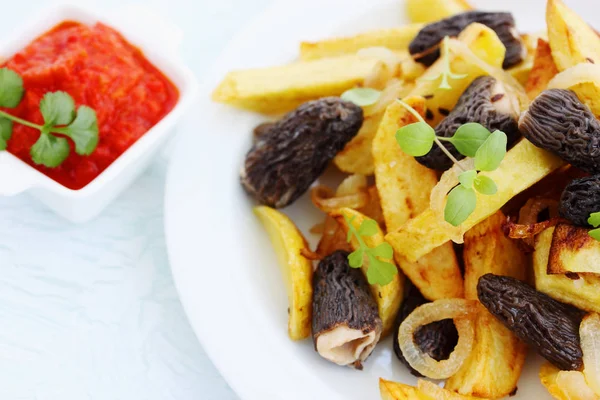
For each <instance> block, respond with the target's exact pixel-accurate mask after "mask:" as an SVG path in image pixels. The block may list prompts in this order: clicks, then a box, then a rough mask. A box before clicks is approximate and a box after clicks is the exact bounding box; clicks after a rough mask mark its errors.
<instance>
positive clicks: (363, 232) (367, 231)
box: [358, 219, 379, 236]
mask: <svg viewBox="0 0 600 400" xmlns="http://www.w3.org/2000/svg"><path fill="white" fill-rule="evenodd" d="M378 231H379V226H378V225H377V222H375V220H372V219H365V220H364V221H363V223H362V224H361V225H360V228H358V234H359V235H360V236H373V235H376V234H377V232H378Z"/></svg>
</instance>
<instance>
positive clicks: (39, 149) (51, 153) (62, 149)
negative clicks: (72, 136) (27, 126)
mask: <svg viewBox="0 0 600 400" xmlns="http://www.w3.org/2000/svg"><path fill="white" fill-rule="evenodd" d="M69 151H70V148H69V142H68V141H67V139H65V138H61V137H56V136H54V135H52V134H50V133H48V132H45V131H42V134H41V135H40V137H39V139H38V140H37V142H35V144H34V145H33V146H32V147H31V150H30V153H31V159H32V160H33V162H35V163H36V164H41V165H44V166H46V167H48V168H56V167H58V166H59V165H60V164H62V163H63V161H65V159H66V158H67V157H68V156H69Z"/></svg>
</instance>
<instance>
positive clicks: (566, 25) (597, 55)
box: [546, 0, 600, 71]
mask: <svg viewBox="0 0 600 400" xmlns="http://www.w3.org/2000/svg"><path fill="white" fill-rule="evenodd" d="M546 23H547V25H548V40H549V42H550V47H551V48H552V57H553V58H554V62H555V63H556V66H557V67H558V70H559V71H564V70H565V69H567V68H571V67H574V66H575V65H577V64H580V63H586V62H590V63H592V64H593V63H596V62H600V37H598V34H597V33H596V31H595V30H594V29H593V28H592V27H591V26H589V25H588V24H587V23H586V22H585V21H584V20H583V18H581V17H580V16H579V15H577V14H576V13H575V12H574V11H573V10H571V9H570V8H568V7H567V6H566V5H565V3H564V2H563V1H562V0H548V7H547V8H546Z"/></svg>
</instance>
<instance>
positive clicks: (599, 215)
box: [587, 212, 600, 228]
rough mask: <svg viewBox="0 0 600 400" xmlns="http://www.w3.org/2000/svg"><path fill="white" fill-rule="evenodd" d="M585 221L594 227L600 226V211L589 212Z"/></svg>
mask: <svg viewBox="0 0 600 400" xmlns="http://www.w3.org/2000/svg"><path fill="white" fill-rule="evenodd" d="M587 222H588V224H590V225H591V226H593V227H594V228H597V227H599V226H600V212H595V213H591V214H590V217H589V218H588V221H587Z"/></svg>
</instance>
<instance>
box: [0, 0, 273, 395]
mask: <svg viewBox="0 0 600 400" xmlns="http://www.w3.org/2000/svg"><path fill="white" fill-rule="evenodd" d="M271 1H272V0H150V1H143V2H142V1H139V2H138V3H143V4H144V5H148V6H150V7H153V8H154V9H156V10H158V11H159V12H161V14H163V15H165V16H167V17H168V18H169V19H170V20H171V21H173V22H175V23H176V24H177V25H178V26H179V27H181V28H182V29H183V30H184V32H185V38H184V43H183V47H182V51H183V56H184V58H185V60H186V61H187V62H188V64H189V65H190V67H191V68H192V69H193V70H194V71H195V72H196V74H197V76H198V78H199V79H200V80H202V74H203V72H204V71H206V70H207V68H208V67H209V66H210V64H211V60H213V59H214V58H215V57H216V56H217V55H218V54H219V52H220V50H221V49H222V47H223V46H225V45H226V44H227V42H228V40H229V39H230V38H231V37H232V36H233V35H234V34H235V32H237V31H238V30H239V29H240V28H241V27H242V26H243V25H245V24H246V23H247V22H248V21H249V20H250V19H251V18H253V17H254V16H255V15H256V14H258V13H259V12H261V11H262V10H263V9H264V8H265V7H266V6H267V5H268V4H269V3H271ZM52 3H53V2H52V1H43V0H21V1H10V2H6V4H3V10H2V16H3V18H2V20H3V22H2V24H0V35H1V34H5V33H8V32H10V31H11V30H12V29H13V28H15V27H17V26H18V25H19V24H21V23H23V22H24V21H25V20H26V19H27V16H28V14H29V13H30V12H31V11H32V10H33V9H36V8H38V7H44V6H48V5H50V4H52ZM82 3H92V4H94V2H93V1H82ZM124 3H130V1H128V0H102V1H98V2H96V5H97V6H98V7H100V8H106V9H111V8H115V7H119V6H120V5H123V4H124ZM165 171H166V163H165V162H164V161H157V162H156V163H155V164H154V165H153V166H152V167H151V168H150V169H149V170H148V171H147V172H146V173H145V174H144V175H143V176H142V177H141V178H140V179H139V180H138V181H137V182H136V183H134V185H133V186H132V187H131V188H130V189H128V190H127V191H126V192H125V193H124V194H123V195H122V196H121V197H120V198H119V199H117V201H115V202H114V203H113V204H112V206H111V207H110V208H109V209H108V210H106V211H105V212H104V213H103V214H102V215H101V216H100V217H99V218H97V219H96V220H94V221H92V222H90V223H87V224H84V225H73V224H71V223H68V222H66V221H64V220H62V219H60V218H59V217H57V216H55V215H53V214H52V213H51V212H50V211H48V210H46V209H45V208H44V207H43V206H41V205H40V204H38V202H37V201H35V200H34V199H32V198H30V197H29V196H27V195H22V196H18V197H15V198H0V399H2V400H17V399H19V400H21V399H23V400H29V399H39V400H86V399H94V400H95V399H98V400H100V399H101V400H112V399H123V400H138V399H139V400H142V399H143V400H145V399H148V400H159V399H160V400H170V399H177V400H188V399H189V400H191V399H194V400H196V399H207V400H210V399H215V400H217V399H218V400H229V399H236V398H237V397H236V396H235V395H234V394H233V392H232V391H231V390H230V389H229V387H228V386H227V384H226V383H225V381H224V380H223V379H222V378H221V377H220V375H219V373H218V372H217V371H216V370H215V368H214V367H213V366H212V364H211V362H210V361H209V360H208V359H207V357H206V355H205V353H204V352H203V350H202V348H201V346H200V344H199V343H198V342H197V340H196V338H195V336H194V333H193V332H192V330H191V328H190V326H189V324H188V322H187V319H186V316H185V315H184V313H183V309H182V307H181V304H180V302H179V300H178V297H177V293H176V291H175V288H174V286H173V280H172V277H171V273H170V270H169V266H168V261H167V254H166V248H165V242H164V233H163V195H164V181H165ZM201 178H202V177H200V176H196V177H193V179H201Z"/></svg>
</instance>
